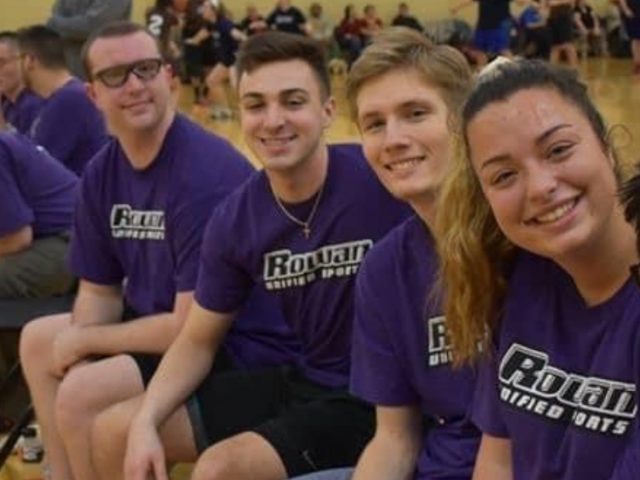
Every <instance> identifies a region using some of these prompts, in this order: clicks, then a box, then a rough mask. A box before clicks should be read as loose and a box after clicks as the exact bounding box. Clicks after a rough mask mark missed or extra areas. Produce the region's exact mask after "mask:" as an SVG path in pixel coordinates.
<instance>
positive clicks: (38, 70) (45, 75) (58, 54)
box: [18, 25, 107, 175]
mask: <svg viewBox="0 0 640 480" xmlns="http://www.w3.org/2000/svg"><path fill="white" fill-rule="evenodd" d="M18 45H19V47H20V53H21V55H22V71H23V72H24V76H25V81H26V83H27V86H28V87H30V88H31V89H32V90H33V91H34V92H36V93H37V94H38V95H40V96H41V97H42V98H45V99H46V103H45V105H44V106H43V107H42V110H41V111H40V115H38V117H37V118H36V119H35V121H34V122H33V124H32V125H31V130H30V132H29V137H30V138H31V140H33V142H34V143H36V144H37V145H40V146H42V147H44V148H45V149H46V150H47V151H48V152H49V153H50V154H51V155H52V156H53V157H54V158H56V159H57V160H59V161H61V162H62V163H63V164H64V165H66V167H67V168H68V169H69V170H71V171H73V172H75V173H76V174H77V175H81V174H82V172H83V170H84V166H85V164H86V163H87V162H88V161H89V159H91V157H93V155H95V154H96V152H97V151H98V150H99V149H100V148H101V147H102V146H103V145H104V144H105V143H106V141H107V132H106V128H105V124H104V120H103V118H102V115H101V114H100V112H99V111H98V110H97V109H96V107H95V105H94V104H93V103H92V102H91V100H90V99H89V97H88V96H87V92H86V88H85V85H84V83H83V82H82V81H80V80H78V79H77V78H75V77H73V76H72V75H71V73H70V72H69V70H68V69H67V66H66V63H65V59H64V51H63V48H62V39H61V38H60V36H59V35H58V34H57V33H55V32H54V31H53V30H50V29H48V28H47V27H43V26H41V25H35V26H32V27H26V28H23V29H21V30H19V31H18Z"/></svg>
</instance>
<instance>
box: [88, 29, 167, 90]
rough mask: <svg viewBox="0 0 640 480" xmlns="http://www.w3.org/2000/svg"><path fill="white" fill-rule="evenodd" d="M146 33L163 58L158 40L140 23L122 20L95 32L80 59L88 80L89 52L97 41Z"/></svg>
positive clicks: (89, 75) (89, 69)
mask: <svg viewBox="0 0 640 480" xmlns="http://www.w3.org/2000/svg"><path fill="white" fill-rule="evenodd" d="M139 32H142V33H145V34H147V35H148V36H149V38H151V39H152V40H153V42H154V43H155V44H156V47H158V56H162V54H161V52H162V49H161V48H160V44H159V43H158V39H157V38H156V37H155V36H154V35H153V34H152V33H151V32H149V30H147V28H146V27H144V26H142V25H140V24H139V23H135V22H130V21H128V20H122V21H117V22H112V23H108V24H107V25H105V26H103V27H101V28H99V29H97V30H96V31H95V32H93V33H92V34H91V35H90V36H89V38H88V39H87V41H86V42H85V43H84V45H83V46H82V51H81V53H80V59H81V60H82V66H83V68H84V71H85V74H86V75H87V78H89V79H90V78H91V63H90V62H89V50H91V47H92V46H93V44H94V43H95V42H96V40H98V39H101V38H118V37H126V36H129V35H133V34H135V33H139Z"/></svg>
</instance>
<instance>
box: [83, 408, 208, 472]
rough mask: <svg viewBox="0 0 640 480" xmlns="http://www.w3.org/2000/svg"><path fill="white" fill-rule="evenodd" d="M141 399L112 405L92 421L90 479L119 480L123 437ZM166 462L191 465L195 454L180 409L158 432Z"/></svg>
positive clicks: (183, 410) (184, 414)
mask: <svg viewBox="0 0 640 480" xmlns="http://www.w3.org/2000/svg"><path fill="white" fill-rule="evenodd" d="M142 398H143V397H142V396H139V397H136V398H132V399H129V400H126V401H124V402H121V403H118V404H116V405H113V406H112V407H110V408H108V409H107V410H105V411H104V412H102V413H101V414H100V415H98V417H97V418H96V421H95V423H94V425H93V429H92V436H91V446H92V454H93V460H94V465H95V466H96V469H97V471H98V473H99V475H96V476H95V477H94V478H96V479H97V478H101V479H102V480H120V479H122V477H123V463H124V456H125V453H126V445H127V433H128V431H129V425H130V424H131V421H132V419H133V417H134V416H135V414H136V412H137V411H138V408H139V407H140V404H141V403H142ZM160 438H161V440H162V444H163V445H164V448H165V455H166V458H167V461H168V462H170V463H175V462H195V461H196V459H197V458H198V452H197V449H196V444H195V440H194V436H193V429H192V428H191V422H190V420H189V416H188V414H187V410H186V408H185V407H180V408H179V409H178V410H177V411H176V412H175V413H174V414H173V415H172V416H171V417H169V419H168V420H167V421H166V422H165V424H164V425H163V426H162V428H161V429H160Z"/></svg>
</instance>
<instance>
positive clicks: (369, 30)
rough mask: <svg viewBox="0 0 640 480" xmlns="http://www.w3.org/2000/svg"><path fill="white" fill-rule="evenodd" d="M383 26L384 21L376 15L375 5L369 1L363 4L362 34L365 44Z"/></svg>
mask: <svg viewBox="0 0 640 480" xmlns="http://www.w3.org/2000/svg"><path fill="white" fill-rule="evenodd" d="M383 27H384V23H383V22H382V19H381V18H380V17H379V16H378V11H377V10H376V6H375V5H373V4H371V3H369V4H367V5H365V6H364V15H363V17H362V36H363V39H364V43H365V45H366V44H367V43H369V42H370V41H371V40H372V39H373V37H375V36H376V35H378V34H379V33H380V32H381V31H382V28H383Z"/></svg>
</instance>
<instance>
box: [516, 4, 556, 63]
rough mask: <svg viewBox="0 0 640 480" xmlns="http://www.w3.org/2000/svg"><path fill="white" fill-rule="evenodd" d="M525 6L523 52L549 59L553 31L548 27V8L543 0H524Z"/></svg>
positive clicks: (522, 14) (520, 20) (528, 56)
mask: <svg viewBox="0 0 640 480" xmlns="http://www.w3.org/2000/svg"><path fill="white" fill-rule="evenodd" d="M520 3H523V4H525V8H524V9H523V10H522V13H521V14H520V19H519V22H520V26H521V27H522V30H523V31H522V35H523V45H522V50H523V51H522V54H523V55H524V56H525V57H527V58H543V59H545V60H548V59H549V55H550V53H551V32H550V31H549V27H547V16H548V14H549V12H548V9H547V8H546V7H545V5H544V3H543V0H524V2H520Z"/></svg>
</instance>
